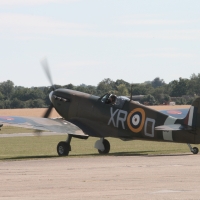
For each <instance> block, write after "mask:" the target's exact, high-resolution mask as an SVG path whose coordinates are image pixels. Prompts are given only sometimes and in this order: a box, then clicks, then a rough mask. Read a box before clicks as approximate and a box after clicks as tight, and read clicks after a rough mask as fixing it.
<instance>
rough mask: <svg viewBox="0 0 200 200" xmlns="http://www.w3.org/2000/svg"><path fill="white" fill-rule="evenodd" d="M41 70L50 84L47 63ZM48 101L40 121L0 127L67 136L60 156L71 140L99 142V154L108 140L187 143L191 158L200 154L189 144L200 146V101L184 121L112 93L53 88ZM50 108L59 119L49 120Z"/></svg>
mask: <svg viewBox="0 0 200 200" xmlns="http://www.w3.org/2000/svg"><path fill="white" fill-rule="evenodd" d="M43 66H44V68H45V70H46V74H47V76H48V78H49V80H50V82H51V84H52V80H51V76H50V73H49V69H48V65H47V62H45V63H43ZM52 86H53V84H52ZM53 87H54V86H53ZM49 98H50V101H51V105H50V106H49V108H48V109H47V111H46V113H45V114H44V116H43V118H36V117H18V116H0V124H1V123H2V124H10V125H13V126H20V127H26V128H27V127H28V128H30V127H31V128H34V129H37V130H48V131H53V132H57V133H66V134H67V135H68V137H67V139H66V141H61V142H59V143H58V145H57V153H58V155H59V156H66V155H68V154H69V151H71V145H70V142H71V139H72V138H80V139H87V138H88V137H97V138H99V140H97V141H96V143H95V145H94V146H95V148H96V149H97V150H98V152H99V153H100V154H107V153H109V151H110V143H109V141H108V140H107V139H105V138H107V137H114V138H119V139H121V140H124V141H128V140H151V141H160V142H176V143H187V144H188V146H189V148H190V151H191V152H192V153H193V154H197V153H198V151H199V150H198V148H197V147H193V148H192V147H191V145H190V144H200V97H199V98H197V99H196V100H194V102H193V103H192V105H191V107H190V109H189V110H188V112H187V115H186V116H185V117H184V118H176V117H174V116H170V115H168V114H166V113H162V112H159V111H156V110H153V109H150V108H148V107H146V106H144V105H142V104H138V103H135V102H134V101H133V100H131V99H129V98H127V97H124V96H116V95H114V94H111V93H106V94H104V95H103V96H102V97H98V96H94V95H90V94H86V93H83V92H78V91H75V90H69V89H63V88H60V89H55V88H54V89H53V91H51V92H50V94H49ZM52 108H55V110H56V111H57V112H58V113H59V115H60V116H61V118H56V119H50V118H48V117H49V115H50V112H51V110H52Z"/></svg>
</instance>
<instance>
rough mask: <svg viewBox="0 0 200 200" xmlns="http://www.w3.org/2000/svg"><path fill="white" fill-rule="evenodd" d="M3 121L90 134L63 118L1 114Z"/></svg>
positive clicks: (9, 123)
mask: <svg viewBox="0 0 200 200" xmlns="http://www.w3.org/2000/svg"><path fill="white" fill-rule="evenodd" d="M1 123H2V124H5V125H10V126H18V127H23V128H32V129H37V130H44V131H52V132H56V133H66V134H70V135H74V136H80V137H85V138H87V137H88V135H86V134H85V133H84V132H83V131H82V130H81V129H80V128H79V127H77V126H75V125H74V124H72V123H70V122H68V121H66V120H64V119H62V118H55V119H50V118H39V117H19V116H0V124H1Z"/></svg>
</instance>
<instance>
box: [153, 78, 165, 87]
mask: <svg viewBox="0 0 200 200" xmlns="http://www.w3.org/2000/svg"><path fill="white" fill-rule="evenodd" d="M151 84H152V86H153V87H154V88H157V87H160V86H163V85H164V84H165V82H164V80H163V79H160V78H159V77H156V78H155V79H154V80H153V81H152V82H151Z"/></svg>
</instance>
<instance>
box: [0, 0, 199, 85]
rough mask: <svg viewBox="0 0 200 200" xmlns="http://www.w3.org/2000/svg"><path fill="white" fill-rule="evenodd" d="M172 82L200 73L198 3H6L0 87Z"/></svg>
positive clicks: (0, 6) (0, 0) (0, 23)
mask: <svg viewBox="0 0 200 200" xmlns="http://www.w3.org/2000/svg"><path fill="white" fill-rule="evenodd" d="M44 57H46V58H47V59H48V63H49V65H50V69H51V73H52V79H53V82H54V83H56V84H60V85H66V84H69V83H72V84H74V85H80V84H82V83H85V84H87V85H97V84H98V83H99V82H100V81H101V80H103V79H104V78H111V79H112V80H114V81H116V80H117V79H123V80H125V81H127V82H130V83H142V82H144V81H148V80H150V81H151V80H153V79H154V78H155V77H160V78H161V79H164V81H165V82H166V83H168V82H170V81H172V80H174V79H176V80H178V79H179V77H182V78H189V77H190V76H191V74H193V73H195V74H198V73H200V1H199V0H167V1H164V0H163V1H161V0H151V1H150V0H0V82H3V81H6V80H11V81H13V82H14V84H15V85H18V86H25V87H31V86H48V85H50V83H49V81H48V80H47V78H46V76H45V74H44V71H43V69H42V67H41V64H40V60H41V59H42V58H44Z"/></svg>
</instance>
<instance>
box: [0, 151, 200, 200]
mask: <svg viewBox="0 0 200 200" xmlns="http://www.w3.org/2000/svg"><path fill="white" fill-rule="evenodd" d="M199 168H200V156H199V155H187V154H183V155H171V156H163V155H161V156H142V155H141V156H93V157H92V156H91V157H70V156H69V157H65V158H50V159H36V160H34V159H33V160H18V161H1V162H0V177H1V181H0V199H1V200H11V199H13V200H14V199H15V200H19V199H20V200H23V199H24V200H28V199H43V200H44V199H48V200H49V199H55V200H57V199H70V200H71V199H77V200H80V199H82V200H88V199H97V200H98V199H140V200H141V199H145V200H146V199H159V200H160V199H181V200H183V199H187V200H188V199H200V183H199V181H200V169H199Z"/></svg>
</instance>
